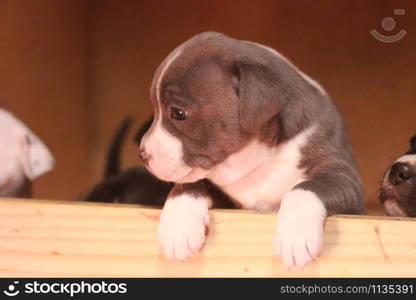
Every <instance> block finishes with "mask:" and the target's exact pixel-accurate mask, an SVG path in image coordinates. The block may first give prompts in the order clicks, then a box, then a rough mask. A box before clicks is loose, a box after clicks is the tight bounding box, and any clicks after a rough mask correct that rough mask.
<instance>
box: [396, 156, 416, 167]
mask: <svg viewBox="0 0 416 300" xmlns="http://www.w3.org/2000/svg"><path fill="white" fill-rule="evenodd" d="M395 162H396V163H398V162H401V163H408V164H412V165H416V154H407V155H403V156H402V157H399V159H398V160H396V161H395Z"/></svg>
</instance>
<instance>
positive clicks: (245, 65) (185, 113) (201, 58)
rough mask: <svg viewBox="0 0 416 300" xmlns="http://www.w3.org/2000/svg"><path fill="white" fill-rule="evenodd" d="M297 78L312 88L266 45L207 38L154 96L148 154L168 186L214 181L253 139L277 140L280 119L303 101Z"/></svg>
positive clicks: (159, 82)
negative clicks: (170, 183) (283, 112)
mask: <svg viewBox="0 0 416 300" xmlns="http://www.w3.org/2000/svg"><path fill="white" fill-rule="evenodd" d="M294 80H297V81H298V83H297V85H298V86H301V85H302V84H305V85H306V83H305V81H304V80H303V81H302V80H301V76H300V75H299V73H298V71H297V70H296V69H295V68H294V67H293V66H292V65H291V64H290V63H289V62H288V61H286V60H285V59H283V58H282V57H280V56H279V55H278V54H277V53H276V52H273V50H271V49H269V48H267V47H265V46H261V45H258V44H255V43H251V42H245V41H239V40H235V39H232V38H229V37H227V36H225V35H222V34H219V33H203V34H199V35H197V36H195V37H194V38H192V39H190V40H188V41H187V42H185V43H184V44H182V45H180V46H179V47H178V48H176V49H175V50H174V51H173V52H172V53H171V54H170V55H169V56H168V57H167V58H166V59H165V61H164V62H163V63H162V64H161V65H160V66H159V68H158V70H157V71H156V73H155V76H154V79H153V83H152V87H151V91H150V94H151V101H152V104H153V107H154V112H155V118H154V121H153V123H152V126H151V128H150V129H149V131H148V132H147V133H146V134H145V135H144V137H143V139H142V141H141V147H140V149H141V150H140V152H141V155H140V156H141V157H142V159H143V160H144V161H145V163H146V166H147V167H148V169H149V170H150V171H151V172H152V173H153V174H154V175H155V176H156V177H158V178H160V179H162V180H165V181H173V182H180V183H185V182H195V181H197V180H200V179H203V178H207V177H209V176H210V174H212V173H213V172H215V170H216V169H217V167H218V166H219V165H220V164H221V163H222V162H224V160H225V159H226V158H227V157H229V156H230V155H232V154H234V153H236V152H238V151H239V150H240V149H242V148H243V147H244V146H246V145H247V144H248V143H250V142H251V141H256V140H257V141H259V142H260V143H261V142H264V143H266V142H272V140H273V139H275V138H276V132H277V131H278V124H277V121H276V116H277V114H278V112H279V111H280V110H281V109H282V108H283V107H284V105H285V103H286V102H287V100H288V99H289V98H290V97H292V98H294V97H295V96H296V95H294V94H295V92H296V89H294V88H293V81H294ZM301 81H302V83H299V82H301Z"/></svg>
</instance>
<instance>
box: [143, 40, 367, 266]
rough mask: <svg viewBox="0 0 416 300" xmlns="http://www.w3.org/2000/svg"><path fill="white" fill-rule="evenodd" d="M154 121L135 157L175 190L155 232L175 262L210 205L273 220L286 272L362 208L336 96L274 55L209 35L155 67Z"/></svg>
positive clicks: (196, 235)
mask: <svg viewBox="0 0 416 300" xmlns="http://www.w3.org/2000/svg"><path fill="white" fill-rule="evenodd" d="M150 94H151V101H152V104H153V106H154V111H155V118H154V121H153V123H152V126H151V128H150V129H149V131H148V132H147V133H146V135H145V136H144V137H143V139H142V142H141V150H140V156H141V158H142V160H143V161H144V162H145V164H146V166H147V168H148V169H149V170H150V172H151V173H153V174H154V175H155V176H156V177H158V178H159V179H161V180H164V181H169V182H174V183H176V185H175V186H174V187H173V189H172V191H171V192H170V194H169V196H168V199H167V201H166V203H165V205H164V208H163V211H162V213H161V217H160V224H159V227H158V238H159V241H160V245H161V247H162V249H163V251H164V253H165V255H166V256H167V257H168V258H176V259H185V258H186V257H188V256H190V255H192V254H193V253H194V252H197V251H199V250H200V249H201V247H202V246H203V244H204V241H205V232H206V231H205V229H206V226H208V224H209V214H208V209H209V208H210V207H211V205H212V203H213V202H215V199H214V198H213V197H211V196H210V194H209V193H207V192H206V187H205V186H206V182H210V183H211V184H213V185H214V186H215V187H216V188H218V189H219V190H220V191H222V192H223V193H224V194H226V195H227V196H228V197H229V198H230V199H231V201H233V202H234V203H235V205H236V206H238V207H240V208H244V209H255V210H271V211H278V213H277V214H278V218H277V229H276V235H275V237H274V241H273V245H274V250H275V254H276V255H280V256H281V258H282V260H283V262H284V264H285V265H286V266H287V267H292V266H299V267H303V266H305V265H307V264H308V263H309V262H310V261H311V260H312V259H313V258H316V257H317V256H318V255H319V254H320V252H321V248H322V244H323V230H324V223H325V219H326V217H327V216H328V215H332V214H336V213H350V214H359V213H362V212H363V210H364V202H363V199H362V185H361V181H360V178H359V175H358V173H357V170H356V166H355V163H354V160H353V157H352V154H351V146H350V142H349V138H348V136H347V132H346V129H345V126H344V123H343V121H342V119H341V117H340V115H339V113H338V111H337V109H336V107H335V106H334V104H333V103H332V102H331V100H330V98H329V96H328V95H327V94H326V93H325V91H324V90H323V89H322V88H321V87H320V86H319V85H318V84H317V83H316V82H315V81H313V80H312V79H310V78H309V77H308V76H306V75H305V74H303V73H302V72H300V71H299V70H298V69H297V68H296V67H295V66H293V65H292V64H291V63H290V62H289V61H288V60H287V59H286V58H284V57H283V56H282V55H280V54H279V53H278V52H276V51H275V50H273V49H271V48H269V47H266V46H263V45H260V44H257V43H253V42H248V41H241V40H236V39H233V38H230V37H228V36H226V35H223V34H220V33H215V32H207V33H201V34H198V35H196V36H195V37H193V38H191V39H190V40H188V41H186V42H185V43H183V44H182V45H180V46H179V47H178V48H176V49H175V50H174V51H173V52H172V53H170V54H169V56H168V57H167V58H166V59H165V60H164V61H163V62H162V64H161V65H160V66H159V68H158V69H157V71H156V73H155V75H154V78H153V82H152V86H151V92H150Z"/></svg>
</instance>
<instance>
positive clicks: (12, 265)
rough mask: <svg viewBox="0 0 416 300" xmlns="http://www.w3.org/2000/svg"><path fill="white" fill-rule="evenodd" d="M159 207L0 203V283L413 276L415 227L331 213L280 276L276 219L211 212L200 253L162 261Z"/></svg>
mask: <svg viewBox="0 0 416 300" xmlns="http://www.w3.org/2000/svg"><path fill="white" fill-rule="evenodd" d="M159 213H160V210H158V209H151V208H140V207H138V206H134V205H105V204H86V203H80V202H57V201H39V200H20V199H19V200H17V199H1V200H0V215H1V216H0V276H2V277H5V276H7V277H27V276H36V277H37V276H39V277H52V276H58V277H65V276H75V277H93V276H96V277H107V276H109V277H160V276H162V277H175V276H180V277H196V276H202V277H257V276H260V277H268V276H273V277H299V276H301V277H349V276H354V277H355V276H359V277H415V276H416V234H415V232H416V222H415V220H414V219H410V218H387V217H351V216H341V215H340V216H335V217H331V218H329V219H328V221H327V224H326V228H325V240H324V243H325V246H324V251H323V253H322V255H321V258H320V259H319V260H318V261H316V262H313V263H312V264H311V265H310V266H308V267H307V268H305V269H304V270H290V271H288V270H286V269H285V268H284V267H283V265H282V263H281V261H280V259H278V258H273V257H272V243H271V241H272V235H273V233H274V229H275V223H276V218H275V214H273V213H267V214H265V213H262V214H260V213H254V212H248V211H237V210H230V211H227V210H214V211H212V213H211V217H212V222H211V227H210V233H209V237H208V240H207V244H206V246H205V248H204V250H203V252H202V253H201V254H200V255H199V256H198V257H194V258H191V259H189V260H187V261H185V262H178V261H168V260H166V259H165V258H164V257H163V256H162V254H161V252H160V250H159V247H158V244H157V240H156V236H155V231H156V227H157V223H158V217H159Z"/></svg>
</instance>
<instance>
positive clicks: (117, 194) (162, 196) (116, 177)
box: [83, 116, 235, 208]
mask: <svg viewBox="0 0 416 300" xmlns="http://www.w3.org/2000/svg"><path fill="white" fill-rule="evenodd" d="M152 123H153V116H152V117H151V118H149V119H148V120H147V121H146V122H145V123H143V124H142V126H141V127H140V128H139V129H138V131H137V133H136V135H135V138H134V142H135V144H136V145H140V142H141V140H142V137H143V136H144V135H145V133H146V132H147V131H148V130H149V128H150V127H151V125H152ZM131 125H132V119H131V118H127V119H125V120H124V121H123V122H122V124H121V125H120V127H119V128H118V129H117V132H116V134H115V136H114V138H113V140H112V141H111V144H110V148H109V151H108V154H107V162H106V164H107V165H106V168H105V171H104V178H103V180H102V181H101V182H100V183H98V184H97V185H96V186H95V187H94V188H93V189H92V190H91V191H90V192H89V193H88V194H87V195H86V196H85V197H84V198H83V200H84V201H89V202H107V203H130V204H141V205H149V206H160V207H161V206H163V204H164V203H165V201H166V199H167V196H168V194H169V192H170V190H171V189H172V187H173V185H174V184H173V183H170V182H164V181H160V180H159V179H157V178H156V177H154V176H153V175H151V174H150V173H149V172H148V171H147V169H146V168H144V167H131V168H128V169H126V170H123V171H122V170H120V156H121V148H122V146H123V144H124V140H125V137H126V135H127V133H128V131H129V129H130V127H131ZM207 184H208V183H207ZM208 192H209V193H210V194H211V195H212V196H213V197H215V198H216V199H218V201H216V206H215V207H216V208H235V205H234V204H233V203H232V202H231V201H229V199H228V198H227V197H226V196H225V195H224V194H223V193H222V192H220V191H219V190H218V189H216V188H215V187H214V186H213V185H210V184H208Z"/></svg>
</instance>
